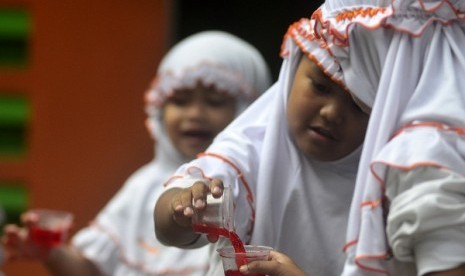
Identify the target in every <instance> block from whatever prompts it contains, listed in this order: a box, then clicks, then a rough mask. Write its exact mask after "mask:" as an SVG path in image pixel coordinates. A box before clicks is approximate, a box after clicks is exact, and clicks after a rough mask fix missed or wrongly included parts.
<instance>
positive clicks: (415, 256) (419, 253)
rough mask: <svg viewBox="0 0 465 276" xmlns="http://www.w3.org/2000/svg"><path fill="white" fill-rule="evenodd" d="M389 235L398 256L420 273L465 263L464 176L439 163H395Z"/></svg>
mask: <svg viewBox="0 0 465 276" xmlns="http://www.w3.org/2000/svg"><path fill="white" fill-rule="evenodd" d="M386 179H387V180H386V183H389V184H387V187H386V195H387V197H388V199H389V200H390V208H389V213H388V217H387V236H388V240H389V243H390V246H391V247H392V250H393V253H394V255H395V257H396V258H397V259H399V260H401V261H408V262H415V263H416V266H417V270H418V275H424V274H425V273H428V272H432V271H442V270H447V269H451V268H454V267H457V266H459V265H460V264H463V263H465V178H464V177H463V176H461V175H459V174H456V173H454V172H451V171H447V170H444V169H438V168H434V167H418V168H416V169H413V170H409V171H402V170H396V169H392V168H390V169H389V170H388V173H387V178H386Z"/></svg>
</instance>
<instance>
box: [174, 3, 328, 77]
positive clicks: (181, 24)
mask: <svg viewBox="0 0 465 276" xmlns="http://www.w3.org/2000/svg"><path fill="white" fill-rule="evenodd" d="M322 2H323V1H322V0H310V1H309V0H277V1H270V0H249V1H243V0H242V1H240V0H236V1H234V0H197V1H193V0H176V1H175V5H174V10H175V12H174V15H173V35H174V36H173V38H172V44H174V43H176V42H177V41H179V40H180V39H182V38H184V37H186V36H188V35H190V34H193V33H196V32H199V31H202V30H206V29H217V30H224V31H227V32H230V33H232V34H234V35H237V36H239V37H241V38H243V39H245V40H247V41H248V42H250V43H251V44H253V45H254V46H255V47H257V48H258V49H259V50H260V52H261V53H262V54H263V56H264V57H265V59H266V60H267V62H268V64H269V65H270V68H271V71H272V74H273V78H274V79H275V80H276V79H277V77H278V73H279V68H280V66H281V58H280V57H279V51H280V47H281V42H282V38H283V35H284V34H285V32H286V31H287V28H288V27H289V25H290V24H292V23H294V22H295V21H297V20H299V19H300V18H302V17H309V16H310V15H311V13H312V12H313V11H314V10H316V9H317V8H318V7H319V6H320V5H321V4H322Z"/></svg>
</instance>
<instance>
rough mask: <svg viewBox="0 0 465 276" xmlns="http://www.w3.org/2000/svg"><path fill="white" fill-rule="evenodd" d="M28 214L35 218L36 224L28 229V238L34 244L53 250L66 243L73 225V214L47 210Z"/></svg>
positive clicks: (32, 211) (37, 210)
mask: <svg viewBox="0 0 465 276" xmlns="http://www.w3.org/2000/svg"><path fill="white" fill-rule="evenodd" d="M29 212H30V213H32V214H35V215H36V216H37V222H36V223H34V224H33V225H32V226H31V227H30V229H29V231H30V233H29V236H30V238H31V240H32V241H33V242H34V243H35V244H37V245H39V246H42V247H46V248H53V247H58V246H61V245H62V244H63V243H64V242H65V241H66V239H67V238H68V234H69V231H70V229H71V226H72V224H73V214H71V213H69V212H66V211H59V210H48V209H33V210H31V211H29Z"/></svg>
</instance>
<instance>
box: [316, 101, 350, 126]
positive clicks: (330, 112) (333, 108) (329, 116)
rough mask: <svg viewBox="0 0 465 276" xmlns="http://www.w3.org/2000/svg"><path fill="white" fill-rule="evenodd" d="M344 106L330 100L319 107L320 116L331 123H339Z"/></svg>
mask: <svg viewBox="0 0 465 276" xmlns="http://www.w3.org/2000/svg"><path fill="white" fill-rule="evenodd" d="M343 111H344V108H343V106H342V104H341V103H339V102H338V101H330V102H328V103H326V104H325V105H324V106H323V107H322V108H321V109H320V116H321V117H323V118H324V119H325V120H326V121H328V122H330V123H333V124H341V123H342V120H343V118H344V117H343V115H344V114H343Z"/></svg>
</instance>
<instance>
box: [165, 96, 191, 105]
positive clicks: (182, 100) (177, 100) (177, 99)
mask: <svg viewBox="0 0 465 276" xmlns="http://www.w3.org/2000/svg"><path fill="white" fill-rule="evenodd" d="M167 102H170V103H172V104H174V105H177V106H184V105H187V104H188V103H189V97H182V96H172V97H170V98H168V100H167Z"/></svg>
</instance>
